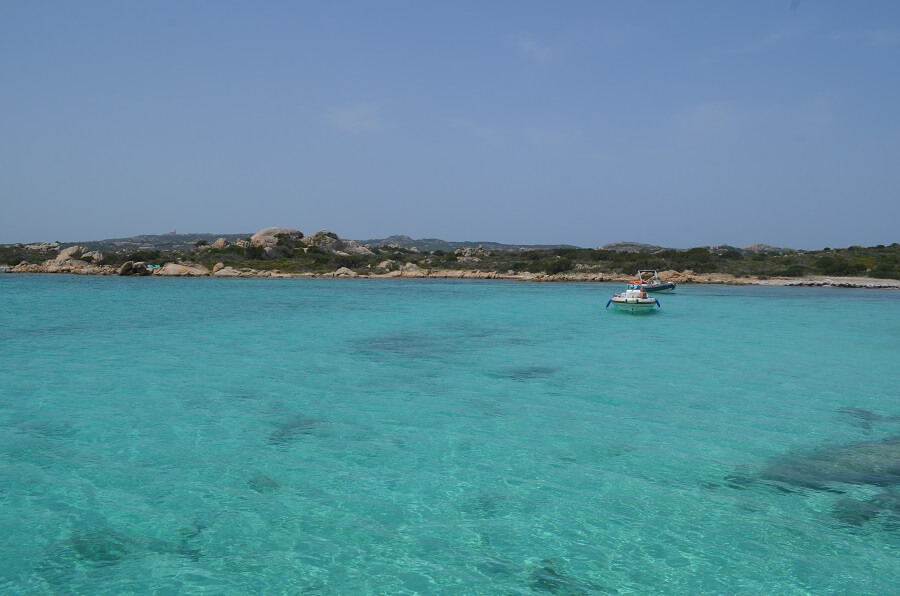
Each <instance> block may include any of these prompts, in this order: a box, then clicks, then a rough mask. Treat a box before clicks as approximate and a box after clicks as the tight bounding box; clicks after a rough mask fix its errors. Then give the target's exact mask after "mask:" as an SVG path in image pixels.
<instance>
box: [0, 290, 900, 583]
mask: <svg viewBox="0 0 900 596" xmlns="http://www.w3.org/2000/svg"><path fill="white" fill-rule="evenodd" d="M620 285H621V284H618V285H608V284H523V283H514V282H509V283H507V282H459V281H453V282H450V281H447V282H444V281H413V280H390V281H388V280H216V279H190V280H179V279H158V278H156V279H125V278H82V277H75V276H50V275H45V276H19V275H11V274H7V275H2V276H0V478H2V482H0V592H5V593H13V594H17V593H42V592H78V593H109V594H114V593H115V594H119V593H127V592H137V593H148V592H153V591H156V592H160V593H175V592H179V591H180V592H185V593H200V592H204V593H237V592H263V593H292V594H294V593H303V592H311V593H323V594H329V593H330V594H351V593H392V594H404V593H405V594H413V593H459V594H468V593H484V594H494V593H504V594H531V593H589V594H591V593H597V594H603V593H613V594H615V593H622V594H626V593H648V592H649V593H652V592H667V593H683V594H694V593H780V594H792V593H807V592H814V593H854V594H886V593H896V590H897V587H898V585H900V583H898V582H900V565H898V560H900V557H898V555H900V494H898V493H900V486H898V482H900V440H898V439H897V436H898V435H900V396H898V387H900V366H898V360H900V359H898V356H900V292H890V291H884V292H882V291H871V290H869V291H865V290H837V289H831V288H821V289H817V288H764V287H726V286H682V287H679V288H678V290H677V293H676V294H672V295H661V296H660V297H659V298H660V301H661V303H662V310H661V311H660V312H659V313H657V314H654V315H646V316H635V315H630V314H625V313H616V312H612V311H611V310H610V311H606V310H604V309H603V305H604V304H606V301H607V300H608V298H609V296H610V294H612V293H613V292H614V291H619V290H620V289H621V287H620ZM892 437H893V439H892Z"/></svg>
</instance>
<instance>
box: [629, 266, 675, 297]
mask: <svg viewBox="0 0 900 596" xmlns="http://www.w3.org/2000/svg"><path fill="white" fill-rule="evenodd" d="M637 276H638V279H639V280H640V282H641V285H643V287H644V291H645V292H671V291H672V290H674V289H675V282H673V281H667V282H663V281H662V280H661V279H659V275H658V274H657V272H656V269H641V270H640V271H638V274H637ZM648 277H649V278H650V279H649V280H648V279H647V278H648Z"/></svg>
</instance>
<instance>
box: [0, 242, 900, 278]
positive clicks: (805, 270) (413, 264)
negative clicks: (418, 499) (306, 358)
mask: <svg viewBox="0 0 900 596" xmlns="http://www.w3.org/2000/svg"><path fill="white" fill-rule="evenodd" d="M0 263H6V265H2V266H0V271H5V272H8V273H69V274H77V275H120V276H150V275H153V276H178V277H185V276H190V277H210V276H211V277H233V278H295V277H314V278H321V277H331V278H393V277H401V278H439V279H509V280H519V281H532V282H572V281H577V282H604V281H627V280H628V279H631V278H633V277H634V275H635V272H636V271H638V270H639V269H657V270H659V277H660V279H661V280H663V281H673V282H676V283H716V284H739V285H751V284H755V285H798V286H834V287H860V288H879V289H882V288H883V289H900V244H897V243H894V244H891V245H889V246H885V245H878V246H873V247H861V246H851V247H848V248H835V249H832V248H823V249H822V250H811V251H808V250H794V249H787V248H779V247H774V246H768V245H759V244H758V245H751V246H747V247H744V248H738V247H734V246H727V245H723V246H704V247H696V248H690V249H676V248H666V247H662V246H655V245H650V244H641V243H636V242H617V243H613V244H607V245H603V246H600V247H597V248H579V247H575V246H565V245H559V246H525V245H505V244H498V243H491V242H480V243H475V242H447V241H444V240H438V239H419V240H413V239H412V238H410V237H408V236H391V237H389V238H385V239H380V240H362V241H356V240H345V239H342V238H340V237H339V236H338V235H337V234H336V233H334V232H331V231H328V230H320V231H318V232H315V233H313V234H310V235H308V236H307V235H304V234H303V232H301V231H300V230H297V229H293V228H282V227H273V228H265V229H263V230H260V231H259V232H257V233H255V234H252V235H242V234H231V235H221V236H220V235H214V234H174V233H172V234H165V235H159V236H137V237H132V238H125V239H117V240H104V241H93V242H81V243H71V244H61V243H58V242H41V243H35V244H14V245H0Z"/></svg>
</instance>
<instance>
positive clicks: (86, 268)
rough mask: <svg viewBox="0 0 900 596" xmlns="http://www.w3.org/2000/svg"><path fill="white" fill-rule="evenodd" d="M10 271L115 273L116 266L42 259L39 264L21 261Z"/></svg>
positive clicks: (73, 260) (85, 273)
mask: <svg viewBox="0 0 900 596" xmlns="http://www.w3.org/2000/svg"><path fill="white" fill-rule="evenodd" d="M9 272H10V273H73V274H75V275H115V274H116V268H115V267H109V266H105V265H92V264H91V263H88V262H86V261H81V260H78V259H68V260H66V261H60V262H57V261H56V260H50V261H44V262H43V263H41V264H36V263H28V262H26V261H23V262H21V263H19V264H18V265H16V266H15V267H13V268H12V269H10V270H9Z"/></svg>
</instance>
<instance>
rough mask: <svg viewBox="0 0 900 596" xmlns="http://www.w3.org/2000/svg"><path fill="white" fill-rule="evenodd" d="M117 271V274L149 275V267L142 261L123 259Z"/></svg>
mask: <svg viewBox="0 0 900 596" xmlns="http://www.w3.org/2000/svg"><path fill="white" fill-rule="evenodd" d="M117 273H118V275H150V269H149V268H148V267H147V263H145V262H143V261H136V262H135V261H125V262H124V263H122V266H121V267H119V269H118V272H117Z"/></svg>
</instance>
